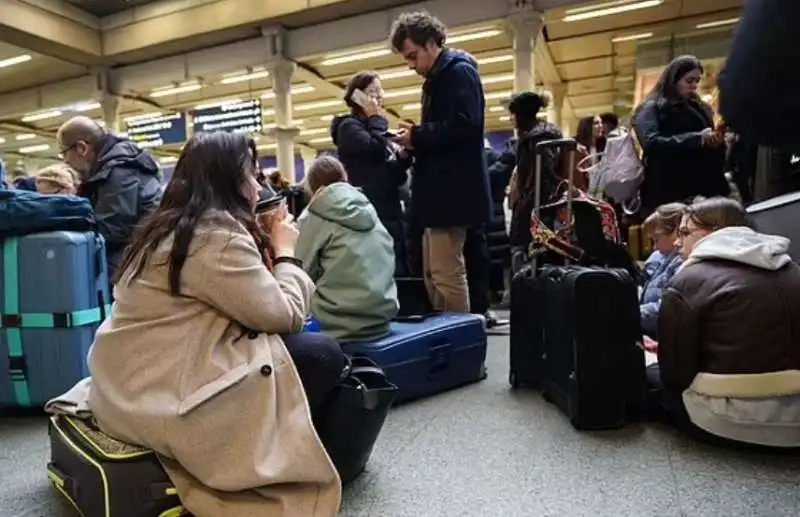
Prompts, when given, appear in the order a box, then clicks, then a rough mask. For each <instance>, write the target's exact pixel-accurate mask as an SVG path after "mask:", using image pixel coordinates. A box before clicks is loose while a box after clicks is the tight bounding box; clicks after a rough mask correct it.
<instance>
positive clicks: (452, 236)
mask: <svg viewBox="0 0 800 517" xmlns="http://www.w3.org/2000/svg"><path fill="white" fill-rule="evenodd" d="M466 238H467V229H466V228H464V227H458V228H425V233H424V234H423V236H422V267H423V269H424V270H425V286H426V287H427V289H428V296H430V299H431V304H432V305H433V308H434V309H436V310H438V311H447V312H469V289H468V288H467V268H466V266H465V265H464V241H465V240H466Z"/></svg>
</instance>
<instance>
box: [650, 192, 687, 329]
mask: <svg viewBox="0 0 800 517" xmlns="http://www.w3.org/2000/svg"><path fill="white" fill-rule="evenodd" d="M685 210H686V205H684V204H683V203H668V204H666V205H661V206H660V207H658V208H656V211H655V212H653V213H652V214H650V216H649V217H648V218H647V219H646V220H645V222H644V225H643V227H644V230H645V233H646V234H647V235H650V236H651V237H652V238H653V248H654V249H655V250H654V251H653V253H651V254H650V257H649V258H648V259H647V262H645V264H644V276H645V283H644V287H643V289H642V298H641V305H640V306H639V313H640V314H641V320H642V331H643V332H644V333H645V334H647V335H648V336H650V337H653V338H655V337H656V335H657V334H658V328H657V327H658V311H659V308H660V307H661V293H662V292H663V291H664V288H665V287H666V286H667V284H668V283H669V281H670V280H672V277H673V276H674V275H675V272H676V271H677V270H678V268H679V267H680V266H681V264H682V263H683V259H682V258H681V254H680V251H679V250H678V248H677V247H676V246H675V240H676V239H677V238H678V226H680V223H681V218H682V217H683V212H684V211H685Z"/></svg>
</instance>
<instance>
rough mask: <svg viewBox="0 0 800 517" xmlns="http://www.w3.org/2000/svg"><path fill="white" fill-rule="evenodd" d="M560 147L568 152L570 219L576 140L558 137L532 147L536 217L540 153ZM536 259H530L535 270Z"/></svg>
mask: <svg viewBox="0 0 800 517" xmlns="http://www.w3.org/2000/svg"><path fill="white" fill-rule="evenodd" d="M553 148H555V149H559V148H560V149H561V150H562V151H567V152H568V153H569V163H568V166H569V168H568V173H567V218H568V219H569V220H572V190H573V188H574V185H575V153H576V151H577V150H578V142H577V141H576V140H575V139H574V138H559V139H557V140H545V141H543V142H539V143H537V144H536V147H534V150H533V154H534V156H535V160H536V161H535V164H536V165H535V169H534V194H533V213H534V214H536V217H537V218H540V216H541V209H542V154H543V153H544V152H545V151H546V150H548V149H553ZM537 262H538V259H537V258H536V257H534V259H533V260H532V264H531V265H532V269H533V270H534V271H536V269H537V267H538V264H537Z"/></svg>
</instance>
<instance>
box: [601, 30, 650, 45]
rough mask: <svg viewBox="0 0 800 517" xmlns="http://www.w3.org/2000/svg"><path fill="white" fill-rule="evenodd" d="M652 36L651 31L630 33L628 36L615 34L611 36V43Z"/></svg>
mask: <svg viewBox="0 0 800 517" xmlns="http://www.w3.org/2000/svg"><path fill="white" fill-rule="evenodd" d="M652 37H653V33H652V32H642V33H640V34H630V35H628V36H617V37H616V38H611V43H624V42H626V41H636V40H640V39H647V38H652Z"/></svg>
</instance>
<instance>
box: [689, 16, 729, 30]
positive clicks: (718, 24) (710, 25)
mask: <svg viewBox="0 0 800 517" xmlns="http://www.w3.org/2000/svg"><path fill="white" fill-rule="evenodd" d="M737 23H739V18H728V19H727V20H717V21H713V22H706V23H698V24H697V28H698V29H713V28H714V27H725V26H726V25H735V24H737Z"/></svg>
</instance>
